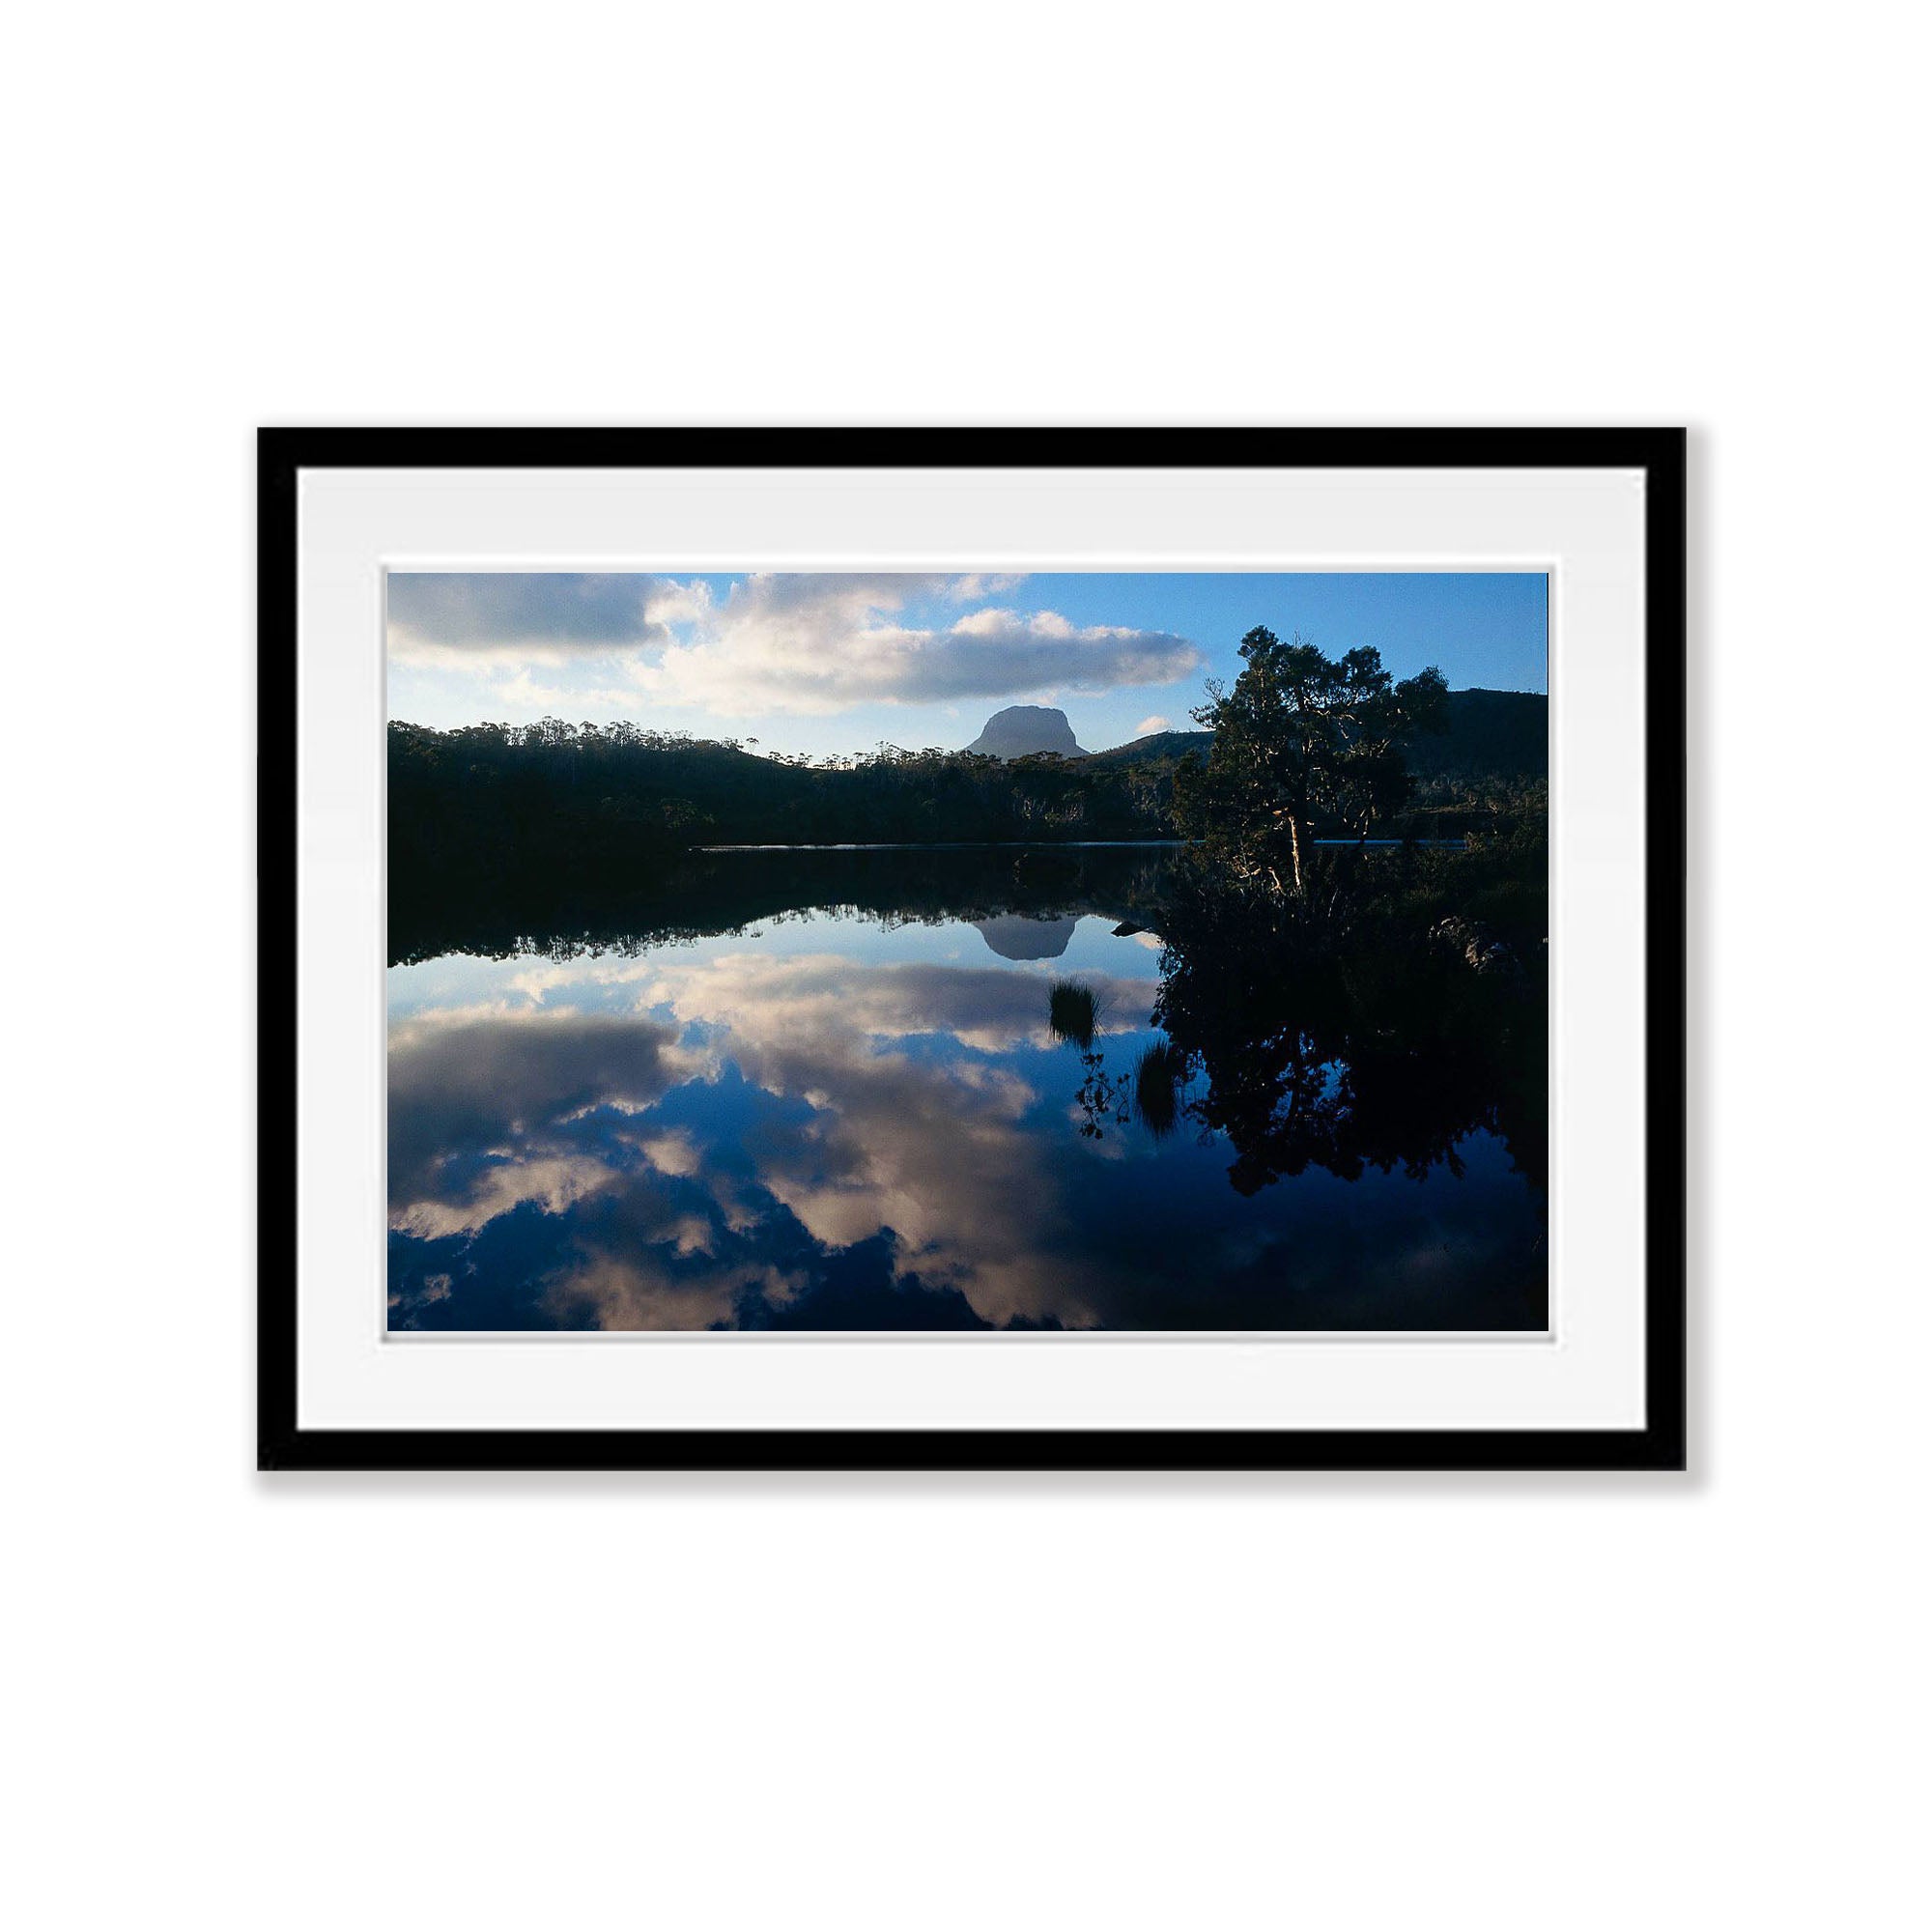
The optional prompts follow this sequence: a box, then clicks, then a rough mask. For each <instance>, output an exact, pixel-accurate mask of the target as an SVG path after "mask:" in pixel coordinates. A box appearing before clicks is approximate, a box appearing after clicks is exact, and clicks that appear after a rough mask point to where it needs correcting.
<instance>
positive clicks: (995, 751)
mask: <svg viewBox="0 0 1932 1932" xmlns="http://www.w3.org/2000/svg"><path fill="white" fill-rule="evenodd" d="M966 749H967V750H968V751H969V752H979V753H983V754H984V755H985V756H986V757H989V758H1024V757H1026V756H1028V755H1029V754H1030V753H1035V752H1058V753H1060V755H1061V756H1062V757H1063V758H1084V757H1085V756H1086V755H1087V753H1085V752H1083V751H1082V750H1081V749H1080V747H1079V746H1078V745H1076V744H1075V743H1074V742H1073V726H1072V725H1069V724H1068V723H1067V722H1066V713H1065V712H1064V711H1056V710H1054V709H1053V708H1052V706H1050V705H1046V704H1009V705H1008V706H1007V708H1006V709H1005V710H1004V711H996V712H994V713H993V715H992V716H991V717H990V718H989V719H987V720H986V728H985V729H984V730H983V731H981V732H980V735H979V736H978V737H977V738H975V739H974V740H973V742H972V743H971V744H970V745H968V746H967V747H966Z"/></svg>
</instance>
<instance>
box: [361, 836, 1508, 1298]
mask: <svg viewBox="0 0 1932 1932" xmlns="http://www.w3.org/2000/svg"><path fill="white" fill-rule="evenodd" d="M1173 863H1174V861H1173V855H1172V854H1171V853H1169V852H1165V851H1162V852H1154V851H1147V850H1135V849H1134V848H1109V849H1099V848H1095V849H1089V850H1085V851H1080V852H1071V853H1069V852H1066V851H1064V850H1063V851H1057V852H1052V853H1047V854H1037V853H1035V852H1034V851H1032V850H1031V848H1029V850H1028V851H1026V852H1024V853H1020V854H1015V852H1014V851H1013V850H1012V849H1011V848H1006V849H987V850H980V851H977V852H976V851H963V852H950V853H934V852H924V853H914V854H907V853H904V852H899V853H886V854H882V853H876V852H872V853H860V852H854V853H813V854H802V853H770V852H761V853H730V854H714V855H708V856H706V857H705V858H703V859H702V861H701V862H697V861H694V862H693V867H694V869H692V870H691V871H690V872H689V873H688V874H687V875H685V876H683V877H682V878H677V879H673V880H670V881H668V882H666V883H665V884H664V885H663V887H662V889H660V890H657V891H654V892H649V893H644V892H640V893H639V894H638V895H633V896H632V897H630V898H629V899H621V900H611V901H606V902H604V903H602V904H599V905H597V906H564V907H557V908H552V909H546V911H545V913H544V915H543V916H542V917H541V918H535V917H526V919H524V920H523V921H521V922H517V923H520V924H521V925H522V926H523V927H524V929H523V930H521V931H519V930H516V929H514V925H512V924H505V923H503V922H501V921H499V922H498V923H497V924H496V925H494V926H487V927H486V926H481V925H474V924H473V923H472V927H471V930H472V934H473V936H472V937H471V938H470V939H469V944H468V945H466V944H464V943H463V940H462V938H461V934H462V932H463V930H464V926H465V921H464V918H463V916H462V914H461V913H460V912H454V913H446V914H443V915H439V916H437V917H425V918H424V919H423V920H422V921H421V923H420V924H419V925H418V926H417V927H416V928H415V929H413V930H412V929H410V928H409V926H408V924H407V922H393V921H392V927H393V929H395V930H396V944H397V945H398V948H399V955H398V963H396V964H395V965H393V966H392V967H391V969H390V973H389V989H388V990H389V1226H390V1236H389V1247H390V1261H389V1324H390V1326H391V1327H392V1328H394V1329H463V1330H478V1329H529V1328H585V1329H596V1328H603V1329H692V1328H713V1327H733V1328H765V1329H840V1330H852V1329H888V1330H921V1329H949V1328H954V1329H956V1328H983V1327H992V1328H1009V1329H1027V1328H1079V1329H1093V1328H1105V1329H1129V1330H1131V1329H1156V1330H1175V1329H1182V1330H1185V1329H1264V1330H1265V1329H1337V1328H1339V1329H1350V1328H1419V1329H1420V1328H1427V1329H1440V1328H1525V1327H1528V1328H1538V1327H1542V1326H1543V1325H1544V1323H1545V1320H1546V1310H1547V1290H1546V1255H1545V1246H1546V1243H1545V1222H1544V1206H1543V1193H1542V1189H1543V1184H1544V1165H1545V1159H1544V1152H1543V1134H1544V1127H1543V1114H1542V1095H1543V1045H1542V1008H1541V996H1540V994H1538V995H1536V996H1534V998H1533V999H1526V998H1525V997H1524V995H1523V994H1522V992H1521V990H1520V988H1519V989H1498V988H1497V987H1496V986H1494V985H1490V984H1485V983H1483V982H1479V981H1478V980H1476V978H1475V977H1474V976H1473V975H1471V974H1470V973H1469V972H1468V971H1467V969H1466V968H1464V967H1463V966H1462V965H1461V964H1460V962H1457V961H1454V960H1448V961H1443V960H1440V959H1437V958H1435V956H1434V955H1431V954H1426V953H1417V954H1415V955H1414V956H1413V957H1407V956H1405V957H1403V958H1390V957H1384V956H1380V955H1378V953H1376V952H1375V951H1374V950H1373V949H1371V950H1370V951H1368V952H1366V953H1364V954H1363V955H1361V956H1356V955H1354V954H1350V953H1346V952H1345V953H1340V954H1338V953H1336V952H1334V950H1333V949H1332V948H1331V949H1329V950H1328V951H1327V952H1322V951H1321V950H1319V949H1318V950H1316V951H1313V952H1308V953H1306V954H1305V955H1304V954H1301V953H1297V952H1295V951H1294V950H1293V948H1290V949H1287V950H1286V951H1285V950H1284V949H1283V947H1282V946H1281V945H1280V944H1279V943H1278V942H1275V941H1271V942H1270V943H1269V945H1268V946H1266V947H1264V948H1262V947H1257V946H1255V945H1254V944H1253V943H1251V941H1249V940H1248V939H1245V938H1244V937H1243V936H1242V935H1241V934H1239V933H1237V932H1234V931H1222V930H1220V929H1218V928H1216V927H1215V926H1214V925H1213V924H1212V923H1211V922H1208V923H1203V921H1202V920H1201V918H1200V917H1199V915H1198V913H1197V914H1189V915H1187V916H1186V917H1183V915H1182V912H1181V911H1180V909H1179V907H1178V906H1176V905H1175V904H1174V903H1172V902H1170V901H1169V899H1168V898H1167V897H1166V873H1167V868H1168V867H1170V866H1171V865H1172V864H1173ZM1116 927H1120V928H1122V929H1121V930H1120V931H1118V932H1117V931H1116ZM1056 986H1058V987H1061V988H1063V991H1062V992H1061V993H1060V994H1059V995H1056V993H1055V988H1056ZM1068 987H1071V988H1074V989H1077V994H1078V999H1079V1010H1080V1011H1081V1012H1082V1013H1083V1014H1084V1013H1085V1012H1086V1011H1087V1010H1088V1008H1087V1006H1086V996H1091V1012H1092V1024H1091V1032H1090V1031H1089V1030H1088V1028H1087V1025H1086V1023H1085V1021H1084V1020H1083V1022H1082V1024H1081V1025H1080V1027H1078V1028H1077V1029H1075V1030H1074V1031H1073V1032H1072V1033H1069V1032H1068V1030H1067V1028H1066V1027H1065V1025H1064V1024H1063V1025H1062V1026H1061V1027H1060V1028H1059V1030H1056V1027H1055V1024H1054V1019H1053V1016H1054V1014H1055V1013H1056V1012H1064V1011H1065V1008H1066V1003H1067V1000H1068V997H1069V996H1068V994H1067V993H1066V992H1065V990H1064V989H1065V988H1068Z"/></svg>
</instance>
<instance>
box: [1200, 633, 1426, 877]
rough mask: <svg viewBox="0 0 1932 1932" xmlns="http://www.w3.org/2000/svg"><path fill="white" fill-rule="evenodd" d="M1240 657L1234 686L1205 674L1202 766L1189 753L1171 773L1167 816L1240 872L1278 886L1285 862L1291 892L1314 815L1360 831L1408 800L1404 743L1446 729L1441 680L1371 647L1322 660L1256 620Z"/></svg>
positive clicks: (1362, 834) (1305, 860) (1360, 834)
mask: <svg viewBox="0 0 1932 1932" xmlns="http://www.w3.org/2000/svg"><path fill="white" fill-rule="evenodd" d="M1241 656H1242V658H1243V660H1244V661H1245V668H1244V669H1243V670H1242V671H1241V674H1240V675H1239V676H1238V677H1237V678H1236V680H1235V688H1234V689H1233V690H1232V691H1230V690H1228V689H1227V688H1226V687H1225V686H1223V685H1221V684H1219V683H1218V682H1210V683H1209V684H1208V702H1207V703H1206V704H1204V705H1201V706H1200V707H1198V708H1197V709H1196V710H1195V712H1194V719H1195V722H1196V723H1197V724H1200V725H1207V726H1208V728H1209V729H1210V730H1211V731H1212V732H1213V733H1214V744H1213V749H1212V750H1211V751H1210V752H1209V753H1208V762H1207V764H1206V766H1205V767H1204V766H1203V765H1201V764H1200V762H1199V761H1198V760H1197V759H1194V758H1192V757H1191V756H1190V758H1189V759H1188V760H1187V761H1184V762H1183V764H1182V766H1181V769H1180V771H1179V773H1178V774H1177V783H1176V788H1175V815H1176V818H1177V819H1178V821H1179V824H1180V828H1181V830H1182V831H1183V832H1184V833H1185V834H1186V835H1187V836H1188V837H1190V838H1202V839H1205V840H1206V841H1207V842H1208V845H1209V847H1210V849H1212V848H1218V849H1219V850H1220V851H1222V852H1223V853H1224V854H1225V855H1226V856H1227V857H1228V858H1230V859H1231V860H1232V861H1233V862H1234V864H1235V865H1236V867H1237V868H1238V869H1240V870H1242V871H1243V872H1246V873H1249V874H1253V873H1257V872H1264V873H1265V874H1266V875H1267V876H1268V877H1269V878H1270V879H1271V880H1272V881H1273V882H1274V885H1275V887H1276V889H1277V890H1278V891H1284V890H1287V888H1285V887H1283V885H1282V879H1281V871H1282V868H1283V867H1284V865H1285V866H1286V868H1287V870H1288V872H1289V874H1290V880H1291V883H1292V887H1293V891H1294V892H1295V893H1296V894H1297V895H1298V894H1301V893H1304V892H1305V891H1306V890H1307V886H1308V878H1309V867H1310V862H1311V860H1312V857H1313V851H1312V839H1313V831H1312V828H1313V825H1314V821H1315V819H1316V818H1317V817H1318V816H1320V817H1322V818H1326V819H1331V820H1335V821H1339V822H1340V823H1341V824H1342V825H1344V826H1346V827H1348V828H1349V829H1350V831H1352V832H1353V833H1354V834H1355V835H1356V837H1357V838H1358V839H1366V838H1368V836H1369V830H1370V828H1371V826H1373V825H1374V824H1375V823H1376V821H1377V820H1378V819H1382V818H1387V817H1388V816H1390V815H1391V814H1392V813H1394V812H1396V811H1399V810H1401V809H1402V807H1403V805H1404V804H1405V803H1406V801H1407V798H1408V794H1409V788H1410V779H1409V774H1408V763H1407V760H1406V758H1405V757H1404V755H1403V750H1402V744H1403V740H1404V739H1406V738H1407V737H1410V736H1412V735H1414V734H1415V733H1417V732H1422V731H1431V732H1435V731H1441V730H1444V729H1446V728H1447V725H1448V696H1449V687H1448V684H1447V682H1446V680H1445V679H1444V678H1443V675H1442V673H1441V672H1440V671H1439V670H1437V669H1436V668H1435V667H1434V666H1433V665H1432V666H1431V667H1430V668H1428V669H1426V670H1423V671H1419V672H1417V674H1416V675H1415V676H1414V677H1411V678H1406V679H1405V680H1404V681H1403V682H1402V683H1400V684H1398V683H1396V682H1395V680H1394V679H1393V678H1392V677H1391V676H1390V674H1389V672H1387V671H1386V670H1384V669H1383V668H1382V660H1381V653H1380V652H1379V651H1376V650H1371V649H1367V648H1363V649H1359V650H1352V651H1349V652H1347V653H1345V654H1344V655H1343V656H1342V657H1340V658H1331V657H1328V656H1326V655H1325V654H1324V653H1322V652H1321V651H1320V650H1318V649H1317V648H1316V647H1315V645H1313V644H1311V643H1307V642H1305V641H1304V640H1303V639H1301V638H1299V637H1296V638H1295V639H1293V641H1292V642H1290V643H1286V644H1285V643H1283V642H1282V641H1281V639H1279V638H1277V637H1276V636H1275V635H1274V633H1273V632H1272V631H1268V630H1264V629H1262V628H1261V627H1260V626H1257V627H1256V628H1255V629H1254V630H1252V631H1250V632H1249V633H1248V634H1247V636H1246V637H1245V638H1243V639H1241Z"/></svg>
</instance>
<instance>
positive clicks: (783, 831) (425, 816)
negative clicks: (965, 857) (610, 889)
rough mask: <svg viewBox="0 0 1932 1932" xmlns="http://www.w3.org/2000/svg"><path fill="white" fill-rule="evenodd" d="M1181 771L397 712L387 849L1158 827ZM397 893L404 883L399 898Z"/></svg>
mask: <svg viewBox="0 0 1932 1932" xmlns="http://www.w3.org/2000/svg"><path fill="white" fill-rule="evenodd" d="M1172 791H1173V780H1172V775H1171V774H1170V773H1168V772H1164V771H1157V770H1154V771H1150V770H1143V769H1141V768H1138V767H1134V768H1129V769H1126V770H1101V769H1090V768H1088V766H1087V764H1086V761H1085V760H1082V759H1068V758H1057V757H1050V756H1039V757H1032V758H1019V759H1015V760H1012V761H1010V762H1003V761H1002V760H1000V759H998V758H989V757H983V756H980V755H977V754H974V753H965V752H939V751H925V752H906V751H901V750H900V749H899V748H898V747H896V746H891V745H882V746H881V747H880V748H879V749H878V751H877V752H876V753H871V754H869V755H866V756H861V757H857V758H851V759H838V760H832V761H828V762H824V763H816V764H814V763H811V762H810V761H808V760H805V759H793V758H786V757H784V756H776V757H763V756H759V755H757V754H756V753H753V752H751V751H748V750H747V749H746V748H745V747H744V746H742V745H739V744H737V743H735V742H731V741H724V742H719V741H713V740H705V739H694V738H688V737H685V736H683V735H682V734H672V733H666V732H658V731H645V730H640V729H639V728H638V727H637V726H636V725H621V724H620V725H606V726H602V727H599V726H597V725H565V724H562V723H560V722H559V721H557V720H555V719H546V720H544V721H543V722H542V723H541V724H538V725H465V726H462V727H459V728H457V729H455V730H450V731H437V730H432V729H429V728H427V727H426V726H423V725H407V724H392V725H390V726H389V865H390V874H391V880H392V883H393V885H396V886H400V887H401V888H402V889H403V890H404V892H411V891H414V890H417V889H418V888H421V889H425V890H430V891H435V890H439V889H441V888H443V887H446V886H447V885H449V884H450V883H451V882H453V881H456V880H461V879H469V880H473V881H476V882H479V883H480V882H485V881H487V882H488V883H489V884H490V885H491V886H492V887H493V889H494V888H496V887H497V886H499V885H501V884H502V883H503V882H504V881H505V880H510V881H515V880H517V879H518V878H520V877H522V876H524V875H526V874H527V875H535V876H537V877H539V878H541V879H542V880H544V881H546V882H554V881H555V880H557V879H558V878H559V877H561V878H565V879H582V880H590V879H595V878H599V877H603V876H607V875H608V874H609V873H610V872H611V869H612V868H613V867H634V866H636V865H637V864H638V862H639V861H640V860H649V859H650V858H652V857H653V856H662V855H668V854H672V853H677V852H682V851H686V850H688V849H689V848H691V847H692V846H695V845H715V844H791V845H797V844H818V843H831V842H848V841H875V840H887V839H902V840H909V841H933V840H964V841H980V840H998V841H1029V842H1031V841H1045V842H1052V841H1058V840H1065V839H1087V838H1163V837H1167V836H1169V835H1170V833H1171V829H1172V820H1171V816H1170V813H1169V800H1170V798H1171V796H1172ZM393 897H394V894H393V892H392V898H393Z"/></svg>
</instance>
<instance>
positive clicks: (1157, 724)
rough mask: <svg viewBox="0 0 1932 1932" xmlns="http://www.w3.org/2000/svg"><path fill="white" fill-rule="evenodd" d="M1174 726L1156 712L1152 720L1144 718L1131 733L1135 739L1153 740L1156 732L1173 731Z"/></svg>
mask: <svg viewBox="0 0 1932 1932" xmlns="http://www.w3.org/2000/svg"><path fill="white" fill-rule="evenodd" d="M1173 729H1174V726H1173V725H1172V724H1171V723H1170V722H1169V721H1168V720H1167V719H1165V718H1163V717H1161V716H1160V714H1159V713H1158V712H1156V713H1155V714H1154V715H1153V716H1152V717H1151V718H1143V719H1142V720H1141V722H1140V723H1139V724H1138V725H1135V726H1134V728H1133V731H1132V732H1131V734H1130V735H1131V736H1132V737H1135V738H1151V737H1152V736H1153V734H1154V733H1155V732H1156V731H1172V730H1173Z"/></svg>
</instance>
